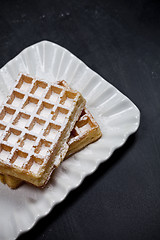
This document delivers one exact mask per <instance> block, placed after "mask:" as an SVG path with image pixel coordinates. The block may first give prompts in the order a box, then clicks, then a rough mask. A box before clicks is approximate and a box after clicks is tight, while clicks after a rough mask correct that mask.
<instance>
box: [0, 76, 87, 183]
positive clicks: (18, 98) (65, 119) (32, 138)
mask: <svg viewBox="0 0 160 240" xmlns="http://www.w3.org/2000/svg"><path fill="white" fill-rule="evenodd" d="M84 106H85V100H84V98H83V97H82V95H81V94H80V93H79V92H77V91H73V90H71V89H69V88H67V87H65V86H62V85H57V84H50V83H46V82H44V81H41V80H36V79H34V78H32V77H29V76H26V75H21V76H20V78H19V80H18V82H17V83H16V85H15V87H14V89H13V90H12V93H11V95H10V96H9V97H8V98H7V101H6V102H5V104H3V105H2V109H1V113H0V133H1V138H0V140H1V142H0V172H1V173H3V174H7V175H10V176H13V177H16V178H19V179H21V180H25V181H27V182H30V183H32V184H33V185H35V186H43V185H45V184H46V183H47V181H48V180H49V178H50V175H51V173H52V171H53V170H54V168H56V167H57V166H58V165H59V164H60V162H61V161H62V160H63V159H64V157H65V155H66V153H67V151H68V144H67V141H68V139H69V136H70V133H71V131H72V129H73V127H74V125H75V123H76V121H77V120H78V118H79V116H80V114H81V112H82V109H83V108H84Z"/></svg>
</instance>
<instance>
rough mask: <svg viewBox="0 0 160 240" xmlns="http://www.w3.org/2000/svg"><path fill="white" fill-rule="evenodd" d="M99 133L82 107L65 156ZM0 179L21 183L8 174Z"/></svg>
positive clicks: (91, 140)
mask: <svg viewBox="0 0 160 240" xmlns="http://www.w3.org/2000/svg"><path fill="white" fill-rule="evenodd" d="M58 85H61V86H64V87H69V86H68V84H67V83H66V82H65V81H60V82H58ZM101 135H102V133H101V131H100V128H99V125H98V123H97V122H96V121H95V120H94V118H93V116H92V115H91V113H90V112H89V111H88V110H87V109H86V108H84V110H83V111H82V113H81V116H80V118H79V120H78V121H77V122H76V124H75V126H74V129H73V130H72V132H71V134H70V138H69V141H68V145H69V150H68V152H67V154H66V158H67V157H69V156H70V155H72V154H74V153H76V152H77V151H79V150H81V149H82V148H84V147H86V146H87V145H88V144H90V143H92V142H94V141H96V140H98V139H99V138H100V137H101ZM0 181H1V182H2V183H6V184H7V185H8V186H9V187H10V188H17V187H18V186H19V185H20V184H21V183H22V181H21V180H19V179H17V178H14V177H10V176H8V175H0Z"/></svg>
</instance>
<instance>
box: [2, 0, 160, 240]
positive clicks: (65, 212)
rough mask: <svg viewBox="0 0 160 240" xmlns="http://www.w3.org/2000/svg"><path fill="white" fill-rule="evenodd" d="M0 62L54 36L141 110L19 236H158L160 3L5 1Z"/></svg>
mask: <svg viewBox="0 0 160 240" xmlns="http://www.w3.org/2000/svg"><path fill="white" fill-rule="evenodd" d="M0 3H1V6H0V53H1V58H0V66H1V67H2V66H3V65H4V64H5V63H6V62H7V61H9V60H10V59H11V58H13V57H14V56H15V55H17V54H18V53H19V52H20V51H21V50H23V49H24V48H25V47H27V46H29V45H31V44H33V43H36V42H38V41H41V40H44V39H46V40H50V41H53V42H56V43H58V44H60V45H62V46H64V47H65V48H67V49H69V50H70V51H71V52H72V53H73V54H75V55H77V56H78V57H79V58H80V59H82V61H84V62H85V63H86V64H87V65H88V66H89V67H91V68H92V69H93V70H95V71H96V72H98V73H99V74H100V75H102V76H103V77H104V78H105V79H109V81H110V82H111V83H112V84H113V85H114V86H115V87H117V88H118V89H119V90H120V91H122V92H123V93H124V94H126V95H127V96H128V97H129V98H130V99H131V100H132V101H133V102H134V103H135V104H136V105H137V106H138V107H139V109H140V110H141V125H140V128H139V131H138V132H137V133H136V134H135V135H133V136H131V137H130V138H129V139H128V141H127V143H126V144H125V145H124V146H123V147H122V148H121V149H119V150H117V151H116V152H115V153H114V154H113V156H112V157H111V158H110V160H109V161H107V162H105V163H104V164H102V165H101V166H100V167H99V168H98V170H97V171H96V172H95V173H94V174H92V175H91V176H89V177H87V178H86V179H85V180H84V182H83V183H82V184H81V186H80V187H79V188H78V189H76V190H74V191H73V192H71V193H70V194H69V195H68V197H67V198H66V199H65V200H64V201H63V202H62V203H61V204H59V205H58V206H56V207H55V208H54V209H53V210H52V211H51V213H50V214H49V215H48V216H46V217H45V218H43V219H42V220H40V221H39V222H38V223H37V224H36V226H35V227H34V228H33V229H32V230H31V231H29V232H27V233H25V234H23V235H22V236H20V237H19V239H18V240H22V239H23V240H28V239H35V240H42V239H46V240H50V239H57V240H60V239H76V240H77V239H78V240H84V239H92V240H96V239H109V240H119V239H121V240H128V239H130V240H132V239H133V240H138V239H143V240H158V239H160V148H159V144H160V137H159V125H160V104H159V103H160V28H159V26H160V14H159V12H160V1H158V0H157V1H149V0H148V1H147V0H143V1H134V0H129V1H128V0H104V1H101V0H99V1H98V0H97V1H96V0H85V1H82V0H81V1H73V0H70V1H66V0H63V1H58V0H57V1H52V0H45V1H40V0H39V1H38V0H37V1H20V0H19V1H16V0H15V1H0Z"/></svg>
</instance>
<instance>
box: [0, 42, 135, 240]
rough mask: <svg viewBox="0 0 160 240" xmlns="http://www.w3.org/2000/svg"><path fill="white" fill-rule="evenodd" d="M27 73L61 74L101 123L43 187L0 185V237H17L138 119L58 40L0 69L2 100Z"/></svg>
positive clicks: (132, 108)
mask: <svg viewBox="0 0 160 240" xmlns="http://www.w3.org/2000/svg"><path fill="white" fill-rule="evenodd" d="M19 72H23V73H28V74H30V75H32V76H36V77H37V78H40V79H45V80H47V81H56V80H62V79H65V80H66V81H67V82H68V83H69V84H70V85H71V86H72V88H74V89H77V90H79V91H80V92H81V93H82V94H83V96H84V97H85V98H86V100H87V107H88V109H89V110H90V111H91V113H92V114H93V116H94V117H95V119H96V120H97V122H98V123H99V125H100V127H101V130H102V134H103V136H102V138H101V139H100V140H99V141H97V142H95V143H93V144H91V145H89V146H88V147H86V148H85V149H84V150H82V151H80V152H79V153H77V154H75V155H74V156H72V157H71V158H69V159H68V160H66V161H64V162H63V163H62V164H61V166H60V167H59V168H58V169H57V170H56V171H55V173H54V174H53V176H52V179H51V181H50V183H49V185H48V187H47V188H45V189H43V190H40V189H37V188H35V187H32V186H29V185H27V184H26V185H23V186H22V187H20V188H19V189H18V190H15V191H13V190H10V189H9V188H8V187H7V186H3V185H2V184H1V185H0V229H1V231H0V239H1V240H3V239H7V240H9V239H15V238H17V236H18V235H19V234H20V233H22V232H24V231H27V230H29V229H30V228H31V227H33V225H34V224H35V223H36V222H37V220H38V219H39V218H41V217H42V216H45V215H46V214H48V212H49V211H50V210H51V209H52V208H53V207H54V206H55V205H56V204H57V203H59V202H61V201H62V200H63V199H64V198H65V197H66V195H67V194H68V193H69V192H70V191H71V190H72V189H74V188H76V187H78V186H79V185H80V183H81V182H82V180H83V179H84V178H85V177H86V176H87V175H89V174H91V173H92V172H94V171H95V170H96V168H97V167H98V165H99V164H100V163H102V162H103V161H105V160H107V159H108V158H109V157H110V156H111V154H112V153H113V151H114V150H115V149H116V148H118V147H120V146H122V145H123V144H124V142H125V141H126V139H127V138H128V136H129V135H130V134H132V133H134V132H135V131H136V130H137V128H138V126H139V121H140V112H139V110H138V108H137V107H136V106H135V105H134V104H133V103H132V102H131V101H130V100H129V99H128V98H127V97H126V96H124V95H123V94H122V93H120V92H119V91H118V90H117V89H116V88H115V87H113V86H112V85H111V84H110V83H108V82H107V81H105V80H104V79H103V78H102V77H100V76H99V75H98V74H97V73H95V72H94V71H92V70H91V69H89V68H88V67H87V66H86V65H85V64H84V63H83V62H82V61H81V60H79V59H78V58H77V57H75V56H74V55H73V54H72V53H70V52H69V51H67V50H66V49H64V48H62V47H60V46H58V45H57V44H54V43H51V42H48V41H43V42H40V43H37V44H35V45H33V46H31V47H29V48H27V49H25V50H24V51H22V52H21V53H20V54H19V55H18V56H17V57H15V58H14V59H13V60H11V61H10V62H9V63H7V64H6V65H5V66H4V67H3V68H2V69H1V70H0V104H1V103H2V101H3V100H4V99H5V97H6V96H7V94H8V92H9V88H10V87H12V85H13V83H14V81H15V80H16V79H17V76H18V73H19Z"/></svg>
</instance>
